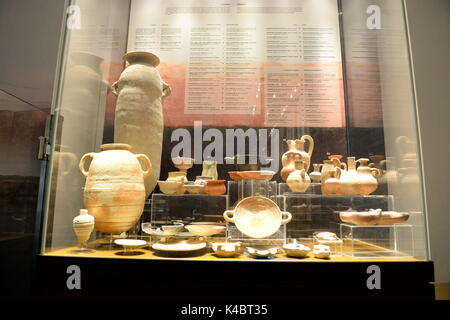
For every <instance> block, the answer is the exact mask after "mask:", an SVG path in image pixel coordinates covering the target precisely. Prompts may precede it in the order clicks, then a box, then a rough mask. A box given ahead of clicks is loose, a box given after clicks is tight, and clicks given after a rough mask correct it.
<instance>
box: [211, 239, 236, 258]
mask: <svg viewBox="0 0 450 320" xmlns="http://www.w3.org/2000/svg"><path fill="white" fill-rule="evenodd" d="M211 247H212V250H213V251H214V253H215V254H216V255H217V256H218V257H221V258H231V257H234V256H236V255H238V254H239V253H240V251H241V243H240V242H225V243H218V242H213V243H211Z"/></svg>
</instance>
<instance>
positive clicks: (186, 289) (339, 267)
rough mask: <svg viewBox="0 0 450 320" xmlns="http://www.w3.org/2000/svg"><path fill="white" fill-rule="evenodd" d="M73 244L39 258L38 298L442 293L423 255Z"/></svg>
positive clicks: (179, 299) (271, 299) (183, 299)
mask: <svg viewBox="0 0 450 320" xmlns="http://www.w3.org/2000/svg"><path fill="white" fill-rule="evenodd" d="M73 249H76V247H72V248H64V249H60V250H55V251H52V252H49V253H46V254H45V255H40V256H38V257H37V282H36V285H35V287H34V289H35V290H34V294H35V297H36V298H40V299H69V300H71V299H132V300H136V299H137V300H143V299H144V300H148V299H151V300H152V301H153V302H154V301H163V302H164V301H165V302H167V303H168V302H170V303H171V304H174V303H200V302H201V303H222V304H223V303H225V301H227V302H231V301H234V302H235V303H237V302H239V303H251V302H253V303H255V302H257V303H264V302H266V303H269V304H270V303H272V304H280V303H285V302H286V300H295V301H300V299H349V298H350V299H433V298H434V288H433V285H432V282H433V281H434V273H433V263H432V262H431V261H420V260H419V259H411V258H375V259H365V260H362V259H354V258H351V257H347V256H341V257H332V258H331V259H329V260H321V259H315V258H312V257H310V258H305V259H295V258H289V257H286V256H285V254H284V253H280V254H278V255H277V257H276V258H274V259H271V260H266V259H253V258H250V257H248V256H247V255H246V254H241V255H240V256H239V257H237V258H232V259H223V258H218V257H216V256H215V255H214V254H212V253H209V252H204V253H203V254H201V255H200V254H199V255H197V256H190V257H162V256H159V255H157V254H155V253H154V252H152V251H150V250H149V249H148V248H147V249H146V248H144V249H138V250H136V251H137V252H141V254H139V255H126V256H125V255H121V253H120V252H123V250H121V249H115V250H97V251H96V252H94V253H88V254H82V255H81V254H74V253H71V251H72V250H73ZM311 255H312V254H311ZM296 262H298V263H296ZM70 266H72V268H73V266H76V268H79V272H80V273H79V275H80V289H76V288H75V289H69V288H68V287H67V283H68V282H71V281H72V280H73V279H72V280H70V279H69V277H71V276H72V275H73V274H72V273H73V269H70ZM370 266H376V267H378V268H379V270H380V285H381V288H380V289H370V288H369V287H368V285H367V283H368V282H370V280H368V279H369V277H370V276H371V275H372V271H370V270H371V268H369V267H370ZM68 268H69V269H68ZM372 268H373V267H372ZM71 270H72V271H71ZM68 279H69V280H68ZM169 309H170V308H169ZM172 309H174V308H172ZM172 309H171V310H169V311H170V312H175V311H174V310H172ZM173 315H174V316H175V315H176V314H173Z"/></svg>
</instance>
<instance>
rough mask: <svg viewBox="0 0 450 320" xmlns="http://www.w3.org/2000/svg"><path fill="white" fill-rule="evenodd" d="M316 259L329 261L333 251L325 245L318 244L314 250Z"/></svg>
mask: <svg viewBox="0 0 450 320" xmlns="http://www.w3.org/2000/svg"><path fill="white" fill-rule="evenodd" d="M313 254H314V258H318V259H328V258H330V255H331V249H330V247H329V246H327V245H324V244H316V245H314V249H313Z"/></svg>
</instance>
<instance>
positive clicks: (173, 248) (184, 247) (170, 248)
mask: <svg viewBox="0 0 450 320" xmlns="http://www.w3.org/2000/svg"><path fill="white" fill-rule="evenodd" d="M205 247H206V242H197V243H195V242H188V241H180V242H176V243H155V244H153V245H152V248H153V249H155V250H158V251H165V252H175V253H181V252H191V251H196V250H200V249H203V248H205Z"/></svg>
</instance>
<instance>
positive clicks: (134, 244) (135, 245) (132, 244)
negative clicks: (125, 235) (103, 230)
mask: <svg viewBox="0 0 450 320" xmlns="http://www.w3.org/2000/svg"><path fill="white" fill-rule="evenodd" d="M114 243H115V244H117V245H119V246H122V247H123V250H124V251H123V252H124V253H125V254H127V253H128V252H130V251H133V250H135V249H140V248H143V247H145V246H146V245H147V241H145V240H138V239H117V240H114Z"/></svg>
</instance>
